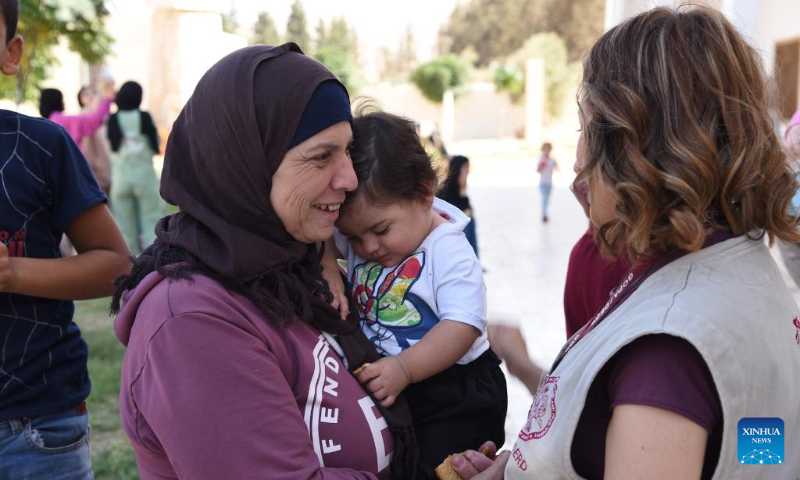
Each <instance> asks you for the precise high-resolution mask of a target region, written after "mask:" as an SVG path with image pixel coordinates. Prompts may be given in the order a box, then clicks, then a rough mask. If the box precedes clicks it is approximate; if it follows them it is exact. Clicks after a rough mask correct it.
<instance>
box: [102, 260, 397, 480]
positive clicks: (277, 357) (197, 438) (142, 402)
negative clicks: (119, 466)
mask: <svg viewBox="0 0 800 480" xmlns="http://www.w3.org/2000/svg"><path fill="white" fill-rule="evenodd" d="M114 330H115V332H116V334H117V337H118V338H119V339H120V341H121V342H122V343H123V344H124V345H126V346H127V351H126V352H125V359H124V361H123V364H122V379H121V388H120V404H119V406H120V415H121V417H122V426H123V429H124V430H125V432H126V433H127V434H128V437H129V438H130V441H131V444H132V445H133V449H134V451H135V452H136V458H137V461H138V465H139V473H140V475H141V478H142V479H143V480H154V479H165V478H192V479H205V478H208V479H219V478H265V479H266V478H269V479H274V480H284V479H285V480H300V479H312V478H313V479H375V478H383V477H386V476H388V474H389V468H388V465H389V460H390V459H391V456H392V452H393V450H394V446H393V445H394V444H393V441H392V437H391V435H390V433H389V429H388V426H387V424H386V421H385V420H384V419H383V417H381V416H380V414H379V413H378V410H377V408H376V407H375V404H374V403H373V402H372V400H371V399H370V397H369V396H368V395H367V394H366V393H365V392H364V390H363V389H362V387H361V385H359V384H358V382H357V381H356V380H355V378H353V376H352V375H351V374H350V373H349V372H348V371H347V369H345V367H344V365H343V364H342V362H341V360H340V358H339V356H338V355H337V354H336V353H335V352H334V350H333V349H332V347H331V345H330V344H329V343H328V342H327V341H326V340H325V339H324V338H323V336H322V335H321V334H320V332H319V331H318V330H316V329H314V328H312V327H310V326H308V325H307V324H305V323H301V322H299V321H296V322H293V323H291V324H289V325H288V326H285V327H275V326H272V325H271V323H270V322H269V321H268V320H267V319H266V318H264V316H263V315H262V314H261V312H260V311H259V310H258V309H256V308H255V306H254V305H253V304H252V303H251V302H250V301H248V300H246V299H245V298H243V297H241V296H239V295H236V294H232V293H230V292H228V291H227V290H225V288H223V287H222V286H221V285H220V284H218V283H217V282H215V281H213V280H211V279H209V278H208V277H204V276H202V275H195V276H194V278H193V281H187V280H170V279H166V278H164V277H163V276H161V275H160V274H158V273H151V274H150V275H148V276H147V277H145V278H144V280H142V282H141V283H140V284H139V285H138V286H137V287H136V289H134V290H133V291H132V292H128V294H127V295H126V301H125V305H124V307H123V309H122V312H121V313H120V314H119V316H118V317H117V318H116V320H115V321H114Z"/></svg>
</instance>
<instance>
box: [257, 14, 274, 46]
mask: <svg viewBox="0 0 800 480" xmlns="http://www.w3.org/2000/svg"><path fill="white" fill-rule="evenodd" d="M280 43H281V37H280V35H278V28H277V27H276V26H275V20H273V19H272V16H271V15H270V14H269V13H267V12H261V13H259V14H258V19H257V20H256V23H254V24H253V35H252V37H250V45H259V44H261V45H279V44H280Z"/></svg>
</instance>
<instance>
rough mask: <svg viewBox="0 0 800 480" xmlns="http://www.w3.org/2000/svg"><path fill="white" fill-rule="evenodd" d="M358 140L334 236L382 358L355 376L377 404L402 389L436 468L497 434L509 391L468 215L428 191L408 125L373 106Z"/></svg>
mask: <svg viewBox="0 0 800 480" xmlns="http://www.w3.org/2000/svg"><path fill="white" fill-rule="evenodd" d="M353 136H354V143H353V148H352V150H351V155H352V159H353V168H354V170H355V172H356V176H357V177H358V189H357V190H356V191H355V192H352V193H348V195H347V200H346V201H345V203H344V205H343V206H342V212H341V216H340V217H339V219H338V221H337V222H336V226H337V228H338V231H337V232H335V235H334V240H335V247H336V248H337V249H338V250H339V252H341V253H342V254H344V258H346V259H347V279H348V284H349V286H350V288H351V292H352V293H351V295H352V299H353V301H354V303H355V305H356V306H357V308H358V314H359V317H360V321H361V327H362V330H363V331H364V334H365V335H366V336H367V338H369V339H370V341H372V343H373V344H374V345H375V346H376V348H377V349H378V352H379V353H380V354H381V355H382V356H383V358H381V359H380V360H378V361H377V362H375V363H372V364H370V365H369V366H367V367H366V368H365V369H364V370H363V372H360V373H359V375H358V380H359V381H360V382H361V383H363V384H365V386H366V388H368V389H369V390H370V391H371V392H372V393H373V394H374V395H375V397H376V398H377V399H378V400H380V401H381V403H382V404H383V405H384V406H389V405H392V404H393V403H394V401H395V400H396V398H397V396H398V395H399V394H400V392H403V394H404V397H405V399H406V400H407V401H408V404H409V407H410V409H411V414H412V417H413V422H414V429H415V431H416V435H417V440H418V443H419V447H420V460H421V461H422V463H424V464H426V465H428V466H430V467H431V468H433V467H436V466H437V465H438V464H439V463H441V462H442V461H443V460H444V458H445V457H447V456H448V455H450V454H454V453H459V452H461V451H464V450H466V449H467V448H478V446H479V445H481V444H482V443H483V442H484V441H485V440H486V439H492V440H493V441H495V442H501V443H502V442H503V439H504V423H505V414H506V408H507V403H508V402H507V398H508V397H507V393H506V382H505V377H504V376H503V373H502V371H501V370H500V360H499V359H498V358H497V356H496V355H495V354H494V352H493V351H492V350H491V349H490V348H489V342H488V340H487V336H486V324H487V320H486V286H485V284H484V281H483V272H482V269H481V266H480V263H479V262H478V259H477V257H476V256H475V252H474V251H473V249H472V247H471V246H470V244H469V243H468V242H467V239H466V237H465V236H464V227H465V226H466V225H467V223H468V222H469V221H470V219H469V217H467V216H466V215H465V214H464V213H463V212H462V211H461V210H460V209H458V208H456V207H454V206H453V205H450V204H448V203H446V202H444V201H442V200H440V199H437V198H434V192H435V189H436V183H437V176H436V172H435V171H434V169H433V167H432V165H431V159H430V158H429V157H428V155H427V154H426V153H425V150H424V149H423V147H422V145H421V144H420V141H419V138H418V136H417V134H416V131H415V128H414V124H413V123H412V122H411V121H409V120H406V119H404V118H401V117H398V116H395V115H391V114H387V113H384V112H374V113H368V114H366V115H361V116H358V117H357V118H355V119H354V120H353ZM331 243H332V242H328V245H329V246H330V247H331V250H332V249H333V247H334V246H333V245H331ZM331 258H332V256H331ZM324 261H325V260H324ZM327 261H330V260H327ZM324 269H325V271H326V272H335V271H336V269H335V266H333V267H332V268H328V266H327V265H325V268H324ZM327 278H328V277H327V276H326V279H327ZM334 281H336V280H335V279H334ZM351 367H352V368H353V369H355V368H356V367H358V365H354V366H351Z"/></svg>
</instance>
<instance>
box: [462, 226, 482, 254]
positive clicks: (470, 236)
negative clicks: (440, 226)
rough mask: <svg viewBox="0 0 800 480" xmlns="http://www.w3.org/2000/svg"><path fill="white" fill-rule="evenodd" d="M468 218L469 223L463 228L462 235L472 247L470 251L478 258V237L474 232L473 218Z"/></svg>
mask: <svg viewBox="0 0 800 480" xmlns="http://www.w3.org/2000/svg"><path fill="white" fill-rule="evenodd" d="M470 218H471V220H470V222H469V223H468V224H467V226H466V227H464V235H465V236H466V237H467V241H468V242H469V244H470V245H471V246H472V250H474V251H475V256H476V257H478V258H480V255H478V235H477V232H476V231H475V217H470Z"/></svg>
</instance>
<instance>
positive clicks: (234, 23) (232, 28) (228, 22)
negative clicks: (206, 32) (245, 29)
mask: <svg viewBox="0 0 800 480" xmlns="http://www.w3.org/2000/svg"><path fill="white" fill-rule="evenodd" d="M222 31H223V32H225V33H236V32H237V31H239V20H237V18H236V6H235V5H234V4H233V2H231V9H230V10H229V11H228V13H226V14H223V15H222Z"/></svg>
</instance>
